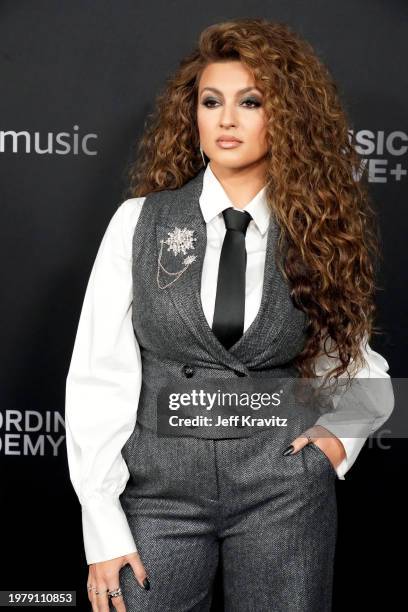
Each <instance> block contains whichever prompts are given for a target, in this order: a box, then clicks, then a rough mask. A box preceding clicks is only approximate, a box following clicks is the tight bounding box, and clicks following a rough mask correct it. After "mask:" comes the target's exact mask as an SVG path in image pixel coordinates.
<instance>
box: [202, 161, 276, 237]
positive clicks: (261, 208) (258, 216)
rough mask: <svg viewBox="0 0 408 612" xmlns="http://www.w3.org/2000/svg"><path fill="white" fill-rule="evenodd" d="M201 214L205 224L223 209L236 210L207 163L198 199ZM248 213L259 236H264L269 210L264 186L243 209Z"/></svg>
mask: <svg viewBox="0 0 408 612" xmlns="http://www.w3.org/2000/svg"><path fill="white" fill-rule="evenodd" d="M199 201H200V207H201V212H202V214H203V217H204V220H205V222H206V223H209V222H210V221H211V220H212V219H213V218H214V217H216V216H217V215H219V214H221V213H222V211H223V210H224V209H225V208H228V207H230V206H232V207H233V208H237V209H238V207H237V206H234V204H233V203H232V202H231V200H230V199H229V197H228V196H227V194H226V192H225V191H224V188H223V186H222V185H221V183H220V181H219V180H218V179H217V177H216V176H215V174H214V173H213V172H212V170H211V167H210V164H209V163H208V164H207V166H206V169H205V172H204V177H203V189H202V192H201V195H200V198H199ZM238 210H246V211H248V212H249V213H250V214H251V216H252V218H253V220H254V222H255V224H256V226H257V228H258V229H259V231H260V232H261V234H262V235H263V234H265V232H266V231H267V229H268V226H269V219H270V209H269V205H268V202H267V199H266V185H264V187H262V189H261V190H260V191H258V193H257V194H256V195H255V196H254V197H253V198H252V200H251V201H250V202H248V204H246V206H244V208H243V209H238Z"/></svg>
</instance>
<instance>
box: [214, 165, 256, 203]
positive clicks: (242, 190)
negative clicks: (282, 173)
mask: <svg viewBox="0 0 408 612" xmlns="http://www.w3.org/2000/svg"><path fill="white" fill-rule="evenodd" d="M210 168H211V171H212V173H213V174H214V176H215V177H216V178H217V179H218V180H219V182H220V183H221V185H222V187H223V189H224V191H225V193H226V194H227V196H228V197H229V199H230V200H231V202H232V204H233V205H234V206H236V207H237V208H244V207H245V206H246V205H247V204H248V203H249V202H250V201H251V200H252V199H253V198H254V197H255V196H256V194H257V193H258V192H259V191H260V190H261V189H262V187H264V186H265V182H266V181H265V175H266V160H262V161H261V163H257V164H251V165H249V166H243V167H241V168H227V167H225V166H221V165H219V164H217V163H216V162H214V161H211V162H210Z"/></svg>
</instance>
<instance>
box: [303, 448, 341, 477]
mask: <svg viewBox="0 0 408 612" xmlns="http://www.w3.org/2000/svg"><path fill="white" fill-rule="evenodd" d="M306 447H310V448H312V449H313V450H314V452H315V454H316V457H317V458H318V459H320V461H322V462H323V463H325V464H326V466H327V467H329V468H330V469H331V471H332V473H333V475H335V476H337V472H336V469H335V467H334V465H333V464H332V462H331V461H330V459H329V458H328V456H327V455H326V453H325V452H324V451H323V450H322V449H321V448H320V446H318V445H317V444H315V443H314V442H310V444H306Z"/></svg>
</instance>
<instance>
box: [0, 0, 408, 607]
mask: <svg viewBox="0 0 408 612" xmlns="http://www.w3.org/2000/svg"><path fill="white" fill-rule="evenodd" d="M234 17H265V18H267V19H270V20H274V21H281V22H285V23H287V24H288V25H290V26H292V27H293V28H294V29H295V30H297V31H298V32H299V33H300V34H301V35H302V36H304V37H305V38H306V39H307V40H309V41H310V43H311V44H312V45H313V47H314V48H315V50H316V52H317V53H318V54H319V56H320V57H321V58H322V60H323V61H324V62H325V63H326V64H327V65H328V66H329V68H330V70H331V72H332V74H333V76H334V78H335V79H336V82H337V83H338V86H339V91H340V94H341V96H342V99H343V102H344V105H345V107H346V109H347V111H348V113H349V115H350V117H351V118H352V121H353V130H354V131H355V132H356V142H357V146H358V152H359V153H360V155H361V159H362V164H363V165H364V166H367V167H368V172H369V182H370V189H371V194H372V197H373V201H374V203H375V206H376V209H377V213H378V218H379V222H380V225H381V234H382V243H383V244H382V250H383V260H382V263H381V270H380V279H379V282H380V285H381V290H380V291H378V293H377V304H378V319H377V323H378V325H379V326H380V327H381V329H382V331H383V333H382V335H381V336H378V337H375V340H374V342H373V345H372V346H373V348H374V349H376V350H377V351H379V352H380V353H381V354H383V355H384V356H385V358H386V359H387V361H388V363H389V365H390V374H391V376H392V377H401V378H403V377H404V376H405V364H406V350H405V349H406V346H407V335H408V334H407V330H408V326H407V321H406V313H407V312H408V300H407V283H406V278H407V277H406V272H405V271H406V269H407V265H408V261H407V260H408V256H407V253H408V249H407V236H408V213H407V210H406V200H407V180H408V179H407V170H408V161H407V159H408V158H407V150H408V125H407V113H406V109H407V107H408V83H407V72H406V69H405V63H406V62H405V58H406V57H407V55H408V39H407V36H406V34H407V23H408V21H407V7H406V5H405V4H404V3H403V2H396V1H394V2H393V1H391V2H379V1H378V0H372V1H370V2H367V0H352V1H351V0H346V1H341V2H334V1H330V2H327V1H324V0H316V1H314V2H302V1H299V0H294V1H291V2H287V1H283V0H279V1H278V0H269V1H265V0H263V1H251V2H249V1H247V2H238V3H237V2H236V1H233V2H232V1H227V0H224V1H223V2H221V3H220V2H215V1H209V2H206V3H205V4H201V5H197V4H196V5H194V4H192V3H191V2H187V1H185V0H182V1H176V2H164V1H160V2H157V1H153V2H150V3H142V2H135V1H133V0H121V1H120V2H110V1H108V0H100V1H99V2H89V1H88V0H76V1H72V0H69V1H68V0H61V1H59V2H50V1H45V0H40V1H37V2H27V1H20V2H11V1H3V2H2V3H1V4H0V40H1V43H0V49H1V53H0V66H1V72H0V74H1V85H2V87H1V92H2V93H1V96H0V109H1V110H0V173H1V180H0V194H1V206H0V215H1V218H2V223H1V236H2V239H1V242H0V244H1V249H2V276H3V279H2V313H3V316H2V342H1V349H2V364H3V365H2V385H1V407H0V408H1V412H0V465H1V493H2V502H1V517H2V547H1V548H2V563H1V565H2V571H1V576H0V583H1V584H0V590H8V589H9V590H14V591H24V590H25V591H30V590H36V591H41V590H43V591H61V592H68V591H75V592H76V605H77V608H78V609H80V610H85V609H88V606H89V604H88V600H87V594H86V579H87V572H88V567H87V565H86V561H85V557H84V551H83V541H82V530H81V513H80V506H79V503H78V500H77V497H76V495H75V493H74V491H73V488H72V486H71V483H70V480H69V476H68V469H67V457H66V448H65V424H64V399H65V380H66V375H67V371H68V367H69V361H70V357H71V353H72V348H73V343H74V338H75V333H76V328H77V324H78V318H79V313H80V309H81V305H82V300H83V297H84V292H85V288H86V284H87V281H88V277H89V273H90V270H91V267H92V264H93V261H94V258H95V255H96V251H97V248H98V246H99V243H100V240H101V238H102V235H103V233H104V231H105V229H106V227H107V224H108V222H109V220H110V218H111V217H112V215H113V213H114V212H115V210H116V209H117V207H118V205H119V204H120V202H121V201H123V199H124V194H125V190H126V187H127V184H126V175H125V168H126V166H127V164H128V163H129V161H130V160H131V159H132V158H133V156H134V152H135V147H136V145H137V143H138V140H139V139H140V137H141V134H142V131H143V127H144V122H145V120H146V117H147V115H148V113H150V112H151V111H152V109H153V101H154V99H155V96H156V94H157V93H158V91H159V90H160V89H161V88H162V86H163V84H164V81H165V79H166V77H167V75H168V74H169V73H170V72H171V71H173V70H174V69H175V68H176V67H177V65H178V62H179V60H180V58H181V57H182V56H183V55H185V54H186V53H188V52H189V51H190V49H191V48H192V47H193V45H194V44H195V43H196V39H197V36H198V35H199V33H200V32H201V31H202V30H203V29H204V28H205V27H206V26H208V25H210V24H211V23H216V22H219V21H223V20H227V19H232V18H234ZM404 444H405V440H404V439H399V440H398V439H393V440H387V438H386V435H384V436H382V437H381V436H379V437H377V438H376V439H375V440H371V439H369V440H368V441H367V443H366V445H365V446H364V448H363V450H362V451H361V454H360V455H359V457H358V461H357V462H356V464H355V465H354V466H353V468H352V469H351V470H350V472H349V473H348V474H347V476H346V479H345V480H344V481H337V482H336V489H337V500H338V512H339V531H338V544H337V551H336V566H335V582H334V606H335V609H337V610H343V609H345V607H346V606H349V605H350V598H352V599H353V604H354V603H355V604H356V606H362V605H364V606H370V605H375V604H376V603H377V604H378V601H379V600H380V599H382V598H384V601H386V600H388V601H389V602H390V603H394V602H396V601H397V598H398V587H399V585H400V582H399V581H398V580H397V578H396V574H397V572H396V571H395V570H396V566H395V567H394V563H393V559H394V558H395V554H396V552H397V551H396V547H397V542H398V541H400V537H399V530H400V529H402V530H404V528H405V517H404V520H403V517H402V505H401V504H400V503H399V495H398V488H399V485H400V483H401V482H402V477H403V476H404V475H405V472H406V465H407V462H406V456H405V453H406V451H405V449H404ZM395 485H397V486H395ZM169 545H171V542H170V540H169ZM363 571H364V573H365V574H366V576H367V574H368V575H369V576H371V577H372V579H373V580H372V581H369V582H364V581H363V576H362V573H363ZM378 589H380V591H381V592H380V593H379V592H378ZM401 596H402V595H401ZM213 609H217V610H221V609H222V576H221V574H220V573H219V574H218V575H217V580H216V589H215V595H214V603H213ZM257 612H258V611H257ZM259 612H260V611H259Z"/></svg>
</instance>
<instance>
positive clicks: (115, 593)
mask: <svg viewBox="0 0 408 612" xmlns="http://www.w3.org/2000/svg"><path fill="white" fill-rule="evenodd" d="M121 595H122V589H121V588H120V587H118V588H117V589H112V591H108V596H109V597H110V598H111V599H112V597H121Z"/></svg>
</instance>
